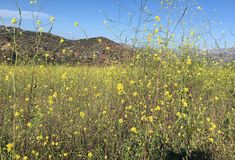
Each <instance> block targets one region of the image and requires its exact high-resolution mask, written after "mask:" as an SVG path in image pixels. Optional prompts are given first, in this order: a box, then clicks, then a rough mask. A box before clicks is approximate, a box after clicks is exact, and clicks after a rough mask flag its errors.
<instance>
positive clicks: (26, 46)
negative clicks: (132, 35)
mask: <svg viewBox="0 0 235 160" xmlns="http://www.w3.org/2000/svg"><path fill="white" fill-rule="evenodd" d="M7 30H8V31H10V33H11V34H12V35H13V30H14V29H13V28H12V27H4V26H0V58H1V60H0V61H3V60H4V61H10V59H11V56H12V50H11V47H9V44H10V43H12V37H11V35H10V34H9V32H8V31H7ZM16 37H17V39H16V42H17V44H18V46H17V51H18V52H19V53H20V55H19V59H22V60H24V61H29V59H31V58H32V57H34V55H35V53H38V55H37V61H47V62H53V63H71V64H75V63H82V64H97V65H102V64H105V65H109V64H112V63H115V62H118V63H120V62H124V61H126V60H127V59H130V58H131V56H132V49H131V47H129V46H126V45H123V44H119V43H116V42H114V41H112V40H110V39H108V38H105V37H93V38H87V39H79V40H67V39H64V42H63V43H62V44H60V40H61V39H62V37H60V36H56V35H53V34H51V33H42V34H41V39H39V33H38V32H33V31H25V30H22V29H20V28H16ZM38 41H40V43H36V42H38ZM37 45H38V47H37ZM37 48H38V50H37V51H36V49H37Z"/></svg>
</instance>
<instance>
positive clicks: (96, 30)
mask: <svg viewBox="0 0 235 160" xmlns="http://www.w3.org/2000/svg"><path fill="white" fill-rule="evenodd" d="M18 1H19V6H20V7H21V9H22V11H23V15H24V17H23V18H24V19H23V23H22V28H24V29H27V30H33V25H32V19H30V12H31V11H32V10H34V11H38V10H39V8H40V12H41V20H42V23H43V24H47V22H48V16H54V17H55V18H56V21H55V24H54V29H53V33H54V34H56V35H60V36H63V37H65V38H68V39H79V38H84V37H85V34H84V33H83V32H82V31H81V29H80V28H79V27H78V28H76V27H74V22H75V21H78V22H79V26H80V27H81V28H82V29H83V30H85V32H86V33H87V35H88V37H96V36H104V37H107V38H110V39H113V40H116V41H119V40H117V39H116V38H115V35H114V34H113V33H112V32H114V33H116V34H119V33H120V31H122V30H125V29H127V26H125V25H121V24H116V23H115V25H114V24H113V23H112V25H110V24H111V23H110V22H109V21H107V23H108V25H110V28H111V29H112V31H110V29H108V28H107V26H106V25H105V24H104V20H105V16H104V14H105V15H107V16H108V17H110V18H111V19H113V20H117V21H119V20H120V22H123V23H126V22H128V20H129V18H128V17H130V16H133V17H134V19H133V25H137V24H138V20H137V19H136V18H137V17H138V13H137V12H136V11H137V10H138V5H137V4H135V1H137V3H138V2H139V1H140V0H116V1H118V2H119V4H120V5H121V6H125V7H127V8H128V9H130V10H126V9H124V8H122V9H121V10H120V13H121V14H119V8H118V7H117V5H116V4H115V3H114V1H113V0H38V2H37V5H30V4H29V0H18ZM181 1H183V0H181ZM185 1H186V0H185ZM193 3H194V4H193V5H191V6H190V7H189V10H188V12H190V11H191V12H192V13H194V12H196V14H191V16H187V17H186V18H185V21H186V22H187V21H190V20H192V21H193V22H192V23H190V25H189V27H191V26H192V27H193V28H197V29H198V30H201V29H200V28H198V26H202V28H203V25H202V24H204V23H205V22H206V20H207V19H209V20H210V22H211V26H212V27H211V28H212V29H211V30H212V31H213V36H215V37H216V38H219V37H220V36H221V34H222V32H224V34H225V35H226V36H225V38H224V39H225V40H224V41H226V42H227V47H230V46H234V42H235V37H233V36H231V34H230V30H231V31H233V32H234V34H235V20H234V17H235V12H234V6H235V0H223V1H221V0H198V1H196V0H193ZM0 4H1V5H0V16H1V17H2V18H3V20H4V22H5V23H6V24H7V25H10V19H11V18H13V16H14V14H13V13H14V11H16V6H15V1H14V0H0ZM197 6H201V7H202V11H200V12H199V11H197ZM147 7H148V9H149V10H150V11H151V12H153V11H156V10H158V9H159V8H160V3H159V0H149V2H148V4H147ZM178 7H179V8H180V7H182V8H183V5H181V4H178ZM177 9H178V8H177ZM119 15H120V16H119ZM156 15H159V16H161V18H162V23H165V22H166V20H164V18H165V17H166V11H159V12H156ZM153 16H155V15H153ZM172 17H176V19H177V17H179V15H178V14H177V13H176V12H173V14H172ZM173 20H174V18H173ZM141 26H143V24H141ZM147 26H148V25H147ZM176 31H178V32H180V27H179V28H177V30H176ZM127 35H128V32H127ZM131 35H132V34H130V36H131ZM208 41H210V43H212V40H208ZM222 41H223V40H222Z"/></svg>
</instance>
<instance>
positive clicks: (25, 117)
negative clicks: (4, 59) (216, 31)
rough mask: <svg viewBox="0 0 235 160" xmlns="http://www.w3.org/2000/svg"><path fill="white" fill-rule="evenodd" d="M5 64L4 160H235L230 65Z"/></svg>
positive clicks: (146, 59) (0, 83)
mask: <svg viewBox="0 0 235 160" xmlns="http://www.w3.org/2000/svg"><path fill="white" fill-rule="evenodd" d="M164 55H167V56H164V57H162V56H161V54H157V53H156V54H143V55H142V54H139V55H137V56H136V59H135V63H130V64H126V65H116V66H108V67H85V66H82V67H69V66H51V65H38V66H37V65H36V66H30V65H28V66H10V65H4V64H3V65H1V66H0V115H1V116H0V118H1V119H0V143H1V144H0V156H1V157H0V159H16V160H21V159H23V160H27V159H109V160H115V159H135V160H137V159H141V160H142V159H220V160H221V159H228V160H229V159H231V160H232V159H234V158H235V156H234V155H235V153H234V152H235V150H234V147H235V146H234V141H235V139H234V133H235V110H234V107H235V106H234V105H235V87H234V86H235V71H234V64H232V63H220V62H212V61H207V60H206V59H204V58H203V59H201V61H196V60H195V59H196V58H193V57H190V56H187V57H185V58H183V57H181V58H179V57H177V56H175V55H174V54H173V53H169V54H164Z"/></svg>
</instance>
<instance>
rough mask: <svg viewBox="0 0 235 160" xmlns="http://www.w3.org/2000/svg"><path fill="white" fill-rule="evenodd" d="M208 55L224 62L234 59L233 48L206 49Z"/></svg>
mask: <svg viewBox="0 0 235 160" xmlns="http://www.w3.org/2000/svg"><path fill="white" fill-rule="evenodd" d="M208 53H209V56H210V57H211V58H212V59H214V60H221V59H222V60H224V61H225V62H231V61H234V60H235V48H220V49H211V50H209V51H208Z"/></svg>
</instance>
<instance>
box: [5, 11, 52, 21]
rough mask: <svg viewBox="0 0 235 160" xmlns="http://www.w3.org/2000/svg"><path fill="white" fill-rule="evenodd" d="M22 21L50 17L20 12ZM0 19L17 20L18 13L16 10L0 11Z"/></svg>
mask: <svg viewBox="0 0 235 160" xmlns="http://www.w3.org/2000/svg"><path fill="white" fill-rule="evenodd" d="M21 16H22V19H29V20H30V19H33V17H34V18H39V19H42V18H48V17H50V15H48V14H46V13H43V12H32V11H21ZM0 17H2V18H19V12H18V11H17V10H9V9H0Z"/></svg>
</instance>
